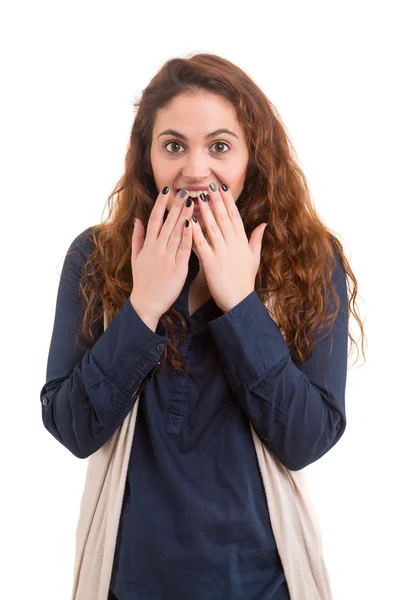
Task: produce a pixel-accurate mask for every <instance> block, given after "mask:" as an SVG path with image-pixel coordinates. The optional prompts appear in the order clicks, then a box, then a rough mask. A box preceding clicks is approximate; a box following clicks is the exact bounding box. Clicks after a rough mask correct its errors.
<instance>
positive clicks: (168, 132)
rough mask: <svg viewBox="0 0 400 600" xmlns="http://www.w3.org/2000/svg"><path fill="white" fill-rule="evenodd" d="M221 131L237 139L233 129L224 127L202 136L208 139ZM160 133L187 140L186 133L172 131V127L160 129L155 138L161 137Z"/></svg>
mask: <svg viewBox="0 0 400 600" xmlns="http://www.w3.org/2000/svg"><path fill="white" fill-rule="evenodd" d="M221 133H227V134H228V135H233V136H234V137H235V138H237V139H239V138H238V136H237V135H236V133H234V132H233V131H230V130H229V129H225V128H221V129H216V130H215V131H212V132H211V133H208V134H207V135H205V136H204V139H205V140H208V139H209V138H212V137H215V136H216V135H221ZM162 135H173V136H174V137H177V138H180V139H181V140H184V141H185V142H187V141H188V138H187V137H186V135H183V133H179V132H178V131H174V129H166V130H165V131H162V132H161V133H159V134H158V136H157V139H158V138H159V137H161V136H162Z"/></svg>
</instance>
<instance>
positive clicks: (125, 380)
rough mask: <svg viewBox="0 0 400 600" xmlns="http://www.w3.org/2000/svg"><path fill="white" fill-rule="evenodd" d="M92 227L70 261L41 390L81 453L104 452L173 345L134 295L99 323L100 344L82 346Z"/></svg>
mask: <svg viewBox="0 0 400 600" xmlns="http://www.w3.org/2000/svg"><path fill="white" fill-rule="evenodd" d="M87 231H88V230H85V232H83V233H82V234H80V235H79V236H78V237H77V238H76V239H75V240H74V241H73V242H72V244H71V246H70V248H69V250H68V252H70V254H68V256H67V257H66V258H65V260H64V265H63V269H62V273H61V279H60V283H59V288H58V295H57V303H56V310H55V318H54V326H53V333H52V337H51V343H50V350H49V355H48V360H47V371H46V383H45V384H44V385H43V387H42V389H41V392H40V398H41V403H42V420H43V424H44V426H45V427H46V429H47V430H48V431H49V432H50V433H51V434H52V435H53V436H54V437H55V438H56V439H57V440H58V441H59V442H60V443H61V444H63V445H64V446H65V447H66V448H68V450H70V452H72V454H74V455H75V456H77V457H78V458H87V457H88V456H90V455H91V454H92V453H94V452H96V451H97V450H98V449H99V448H100V447H101V446H102V445H103V444H104V443H105V442H106V441H107V439H108V438H109V437H110V436H111V435H112V434H113V433H114V431H115V430H116V429H117V427H118V426H119V425H120V424H121V423H122V422H123V420H124V419H125V417H126V416H127V414H128V413H129V411H130V410H131V409H132V408H133V406H134V403H135V400H136V398H137V395H138V393H140V392H141V391H142V389H143V388H144V387H145V385H146V384H147V381H148V380H149V378H150V377H151V375H152V374H153V371H154V369H155V368H156V366H157V362H158V361H159V360H160V356H161V355H162V352H163V349H164V346H165V345H166V335H165V334H166V331H165V328H164V326H163V325H162V323H161V322H160V323H159V324H158V326H157V329H156V331H152V330H151V329H150V327H149V326H148V325H147V324H146V323H145V322H144V321H143V320H142V318H141V317H140V316H139V314H138V313H137V312H136V310H135V308H134V307H133V304H132V302H131V299H130V298H127V299H126V301H125V302H124V304H123V305H122V307H121V308H120V310H119V311H118V312H117V314H116V315H115V316H114V318H113V319H112V320H111V322H110V324H109V325H108V327H107V329H106V330H105V331H104V328H103V323H96V329H95V331H94V335H95V339H96V342H95V344H94V346H93V347H92V348H90V349H85V347H84V345H83V343H79V344H75V337H76V333H77V331H78V329H79V327H80V325H81V319H82V317H83V303H82V299H81V296H80V293H79V288H78V285H79V279H80V277H81V274H82V268H83V264H84V262H85V260H86V258H85V256H84V254H83V250H85V246H87V243H85V239H86V238H85V235H84V234H87ZM86 254H87V252H86ZM78 341H79V342H80V341H81V340H80V339H78ZM135 392H136V394H135Z"/></svg>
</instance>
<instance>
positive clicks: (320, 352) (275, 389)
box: [209, 256, 348, 471]
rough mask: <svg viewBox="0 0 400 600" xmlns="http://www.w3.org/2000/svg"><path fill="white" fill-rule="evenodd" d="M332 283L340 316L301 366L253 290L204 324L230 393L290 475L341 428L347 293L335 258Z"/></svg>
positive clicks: (322, 449) (327, 445)
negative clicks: (224, 311)
mask: <svg viewBox="0 0 400 600" xmlns="http://www.w3.org/2000/svg"><path fill="white" fill-rule="evenodd" d="M332 284H333V286H334V287H335V289H336V291H337V293H338V295H339V297H340V310H339V313H338V315H337V317H336V320H335V322H334V324H333V326H332V327H331V329H330V330H329V331H328V332H326V334H325V332H324V335H322V334H321V332H320V333H319V334H317V340H318V341H316V343H315V346H314V349H313V352H312V354H311V355H310V356H309V358H308V359H307V360H306V361H305V362H303V363H302V364H301V365H300V366H296V365H295V364H294V363H293V361H292V359H291V355H290V351H289V348H288V346H287V343H286V341H285V339H284V337H283V335H282V333H281V331H280V329H279V328H278V327H277V325H276V323H275V322H274V320H273V319H272V317H271V316H270V314H269V313H268V311H267V310H266V309H265V306H264V304H263V303H262V302H261V300H260V298H259V297H258V295H257V294H256V292H255V291H254V292H252V293H251V294H249V295H248V296H247V297H246V298H244V299H243V300H242V302H240V303H239V304H237V305H236V306H235V307H234V308H232V309H231V310H230V311H228V312H226V313H225V314H224V315H222V316H221V317H219V318H217V319H215V320H213V321H211V322H210V323H209V327H210V330H211V332H212V335H213V338H214V341H215V343H216V345H217V348H218V353H219V356H220V357H221V364H222V368H223V371H224V374H225V376H226V377H227V379H228V382H229V385H230V387H231V388H232V390H233V392H234V393H235V396H236V397H237V399H238V401H239V402H240V404H241V406H242V408H243V410H244V411H245V413H246V415H247V417H248V418H249V420H250V421H251V423H252V425H253V427H254V429H255V431H256V432H257V434H258V436H259V437H260V439H261V441H262V442H263V443H264V444H265V445H266V447H267V448H268V449H269V450H270V451H271V452H272V453H273V454H274V455H275V456H276V457H277V458H278V459H279V460H280V462H281V463H282V464H283V465H284V466H286V467H287V468H288V469H290V470H292V471H297V470H300V469H303V468H304V467H306V466H307V465H309V464H310V463H312V462H314V461H316V460H317V459H319V458H320V457H321V456H323V455H324V454H325V453H326V452H328V450H330V449H331V448H332V447H333V446H334V445H335V444H336V443H337V442H338V441H339V439H340V438H341V436H342V435H343V433H344V431H345V428H346V414H345V387H346V377H347V339H348V309H347V288H346V280H345V273H344V270H343V267H342V265H341V264H340V262H339V259H338V258H337V256H336V265H335V269H334V272H333V276H332ZM321 338H322V339H321Z"/></svg>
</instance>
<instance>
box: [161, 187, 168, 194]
mask: <svg viewBox="0 0 400 600" xmlns="http://www.w3.org/2000/svg"><path fill="white" fill-rule="evenodd" d="M168 192H169V187H168V186H167V185H166V186H165V187H163V189H162V192H161V193H162V194H164V196H165V194H168Z"/></svg>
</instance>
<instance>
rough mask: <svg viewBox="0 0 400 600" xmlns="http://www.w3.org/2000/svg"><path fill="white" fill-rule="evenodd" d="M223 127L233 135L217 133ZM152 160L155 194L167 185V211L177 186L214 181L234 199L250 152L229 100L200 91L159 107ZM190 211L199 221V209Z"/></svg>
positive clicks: (183, 95) (238, 191) (188, 187)
mask: <svg viewBox="0 0 400 600" xmlns="http://www.w3.org/2000/svg"><path fill="white" fill-rule="evenodd" d="M221 129H226V130H229V131H230V132H231V133H228V131H224V132H222V131H220V132H218V131H217V130H221ZM168 130H169V131H168ZM178 134H179V135H178ZM150 158H151V165H152V169H153V175H154V181H155V184H156V187H157V190H158V192H160V191H161V190H162V189H163V187H164V186H165V185H167V186H168V187H169V189H170V195H169V198H168V204H167V210H168V212H169V211H170V209H171V207H172V205H173V203H174V200H175V198H176V195H177V193H178V190H179V189H182V188H185V189H187V190H189V189H190V188H191V187H192V186H193V187H194V186H196V187H201V188H202V189H207V188H208V186H209V184H210V183H211V182H212V181H213V182H214V183H215V184H216V185H217V187H218V188H219V187H220V186H221V184H222V183H225V184H226V185H227V186H228V188H229V189H230V191H231V193H232V195H233V198H234V200H235V202H236V201H237V199H238V197H239V196H240V193H241V191H242V189H243V185H244V182H245V175H246V167H247V163H248V159H249V154H248V150H247V145H246V142H245V138H244V133H243V130H242V127H241V125H240V124H239V122H238V120H237V116H236V111H235V109H234V107H233V106H232V104H231V103H230V102H229V101H228V100H225V99H224V98H221V97H220V96H218V95H216V94H211V93H209V92H199V93H196V94H195V95H193V94H190V95H189V94H180V95H179V96H175V98H174V99H173V100H172V101H171V102H170V104H169V106H168V107H165V108H162V109H160V110H159V111H158V113H157V116H156V119H155V122H154V127H153V136H152V144H151V150H150ZM208 189H209V188H208ZM200 202H201V200H200ZM210 206H211V209H212V203H211V204H210ZM194 214H196V217H197V219H198V221H199V223H200V225H201V224H202V217H201V214H200V212H199V211H197V212H195V213H194ZM203 233H204V234H205V232H204V230H203Z"/></svg>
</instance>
